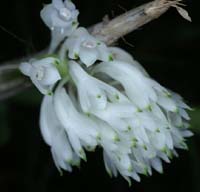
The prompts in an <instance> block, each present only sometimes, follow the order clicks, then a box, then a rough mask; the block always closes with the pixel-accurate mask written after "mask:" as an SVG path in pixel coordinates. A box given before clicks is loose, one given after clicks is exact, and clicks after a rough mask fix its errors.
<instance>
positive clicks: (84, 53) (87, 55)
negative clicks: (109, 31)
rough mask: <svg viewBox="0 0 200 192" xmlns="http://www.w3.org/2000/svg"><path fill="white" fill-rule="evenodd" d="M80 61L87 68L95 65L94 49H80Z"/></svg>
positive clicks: (96, 54)
mask: <svg viewBox="0 0 200 192" xmlns="http://www.w3.org/2000/svg"><path fill="white" fill-rule="evenodd" d="M79 56H80V59H81V61H82V62H83V63H84V64H85V65H86V66H87V67H89V66H91V65H92V64H94V63H95V61H96V60H97V57H98V53H97V51H96V49H89V48H83V47H82V48H81V50H80V53H79Z"/></svg>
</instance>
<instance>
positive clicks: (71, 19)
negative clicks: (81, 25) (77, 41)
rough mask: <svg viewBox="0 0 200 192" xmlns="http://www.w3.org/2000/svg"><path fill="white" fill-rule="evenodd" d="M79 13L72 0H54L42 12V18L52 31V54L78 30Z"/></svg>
mask: <svg viewBox="0 0 200 192" xmlns="http://www.w3.org/2000/svg"><path fill="white" fill-rule="evenodd" d="M78 15H79V11H78V10H77V9H76V7H75V5H74V4H73V3H72V2H71V1H70V0H65V1H64V2H63V0H52V3H51V4H48V5H46V6H45V7H44V8H43V9H42V11H41V18H42V20H43V21H44V23H45V24H46V25H47V26H48V27H49V28H50V29H51V30H52V40H51V46H50V52H53V51H54V50H55V49H56V47H57V46H58V45H59V43H60V42H61V41H62V40H63V39H64V38H65V37H67V36H69V35H71V34H72V32H73V31H74V30H75V29H76V28H77V26H78V22H77V17H78Z"/></svg>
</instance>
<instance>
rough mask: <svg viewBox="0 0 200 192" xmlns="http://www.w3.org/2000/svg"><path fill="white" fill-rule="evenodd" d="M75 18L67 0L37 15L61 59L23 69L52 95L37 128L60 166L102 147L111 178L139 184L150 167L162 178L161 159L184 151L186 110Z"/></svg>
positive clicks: (68, 166) (66, 166) (127, 57)
mask: <svg viewBox="0 0 200 192" xmlns="http://www.w3.org/2000/svg"><path fill="white" fill-rule="evenodd" d="M78 14H79V12H78V11H77V10H76V8H75V6H74V4H73V3H72V2H71V1H70V0H65V1H62V0H53V1H52V3H51V4H48V5H46V6H45V7H44V9H43V10H42V11H41V17H42V19H43V20H44V22H45V24H46V25H47V26H48V27H49V28H50V29H51V30H52V41H51V46H50V52H55V49H56V48H60V49H59V50H58V57H60V58H59V59H56V58H53V57H49V58H45V59H41V60H31V61H30V62H27V63H22V64H21V65H20V70H21V71H22V73H23V74H25V75H27V76H29V77H30V78H31V80H32V81H33V83H34V84H35V85H36V87H37V88H38V89H39V90H40V91H41V92H42V93H43V94H49V93H52V94H51V96H49V95H46V96H44V99H43V102H42V106H41V112H40V128H41V132H42V135H43V138H44V140H45V142H46V143H47V144H48V145H49V146H50V148H51V152H52V156H53V159H54V161H55V164H56V166H57V168H58V169H59V170H61V169H64V170H68V171H71V170H72V166H78V165H79V164H80V161H81V159H83V160H86V151H94V150H95V148H96V147H97V146H99V147H101V148H102V149H103V158H104V164H105V168H106V171H107V172H108V173H109V175H111V176H115V177H116V176H117V175H118V173H119V174H121V175H122V176H123V177H124V178H125V179H126V180H127V181H128V182H130V178H133V179H134V180H136V181H138V182H139V181H140V175H141V174H144V175H151V174H152V169H155V170H156V171H158V172H160V173H162V172H163V167H162V161H165V162H167V163H169V162H170V160H171V159H172V157H173V156H177V152H176V149H177V148H180V149H187V145H186V143H185V138H187V137H190V136H192V132H191V131H190V130H189V123H188V121H189V119H190V118H189V116H188V114H187V110H188V109H189V110H190V107H189V106H187V105H186V104H185V103H184V102H183V99H182V98H181V97H180V96H179V95H178V94H176V93H174V92H172V91H170V90H168V89H166V88H164V87H163V86H161V85H160V84H159V83H157V82H156V81H155V80H153V79H152V78H151V77H150V76H149V75H148V73H147V72H146V70H145V69H144V68H143V67H142V66H141V65H140V64H139V62H137V61H136V60H134V58H133V57H132V56H131V55H130V54H129V53H127V52H126V51H124V50H122V49H120V48H117V47H110V48H109V47H107V46H106V45H105V43H103V42H100V41H99V40H98V39H96V38H95V37H93V36H92V35H90V34H89V33H88V31H87V30H86V29H85V28H82V27H80V28H77V27H78V22H77V17H78ZM66 37H67V38H66ZM65 38H66V39H65ZM61 42H62V44H60V43H61ZM58 45H60V46H58ZM93 64H95V65H94V66H92V65H93ZM96 64H97V65H96ZM89 66H90V67H89ZM58 80H61V81H59V82H58ZM56 82H58V83H56ZM52 90H54V91H52Z"/></svg>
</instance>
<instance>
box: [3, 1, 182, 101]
mask: <svg viewBox="0 0 200 192" xmlns="http://www.w3.org/2000/svg"><path fill="white" fill-rule="evenodd" d="M180 1H181V0H154V1H152V2H150V3H146V4H144V5H141V6H139V7H136V8H134V9H132V10H130V11H128V12H126V13H124V14H122V15H120V16H118V17H116V18H114V19H112V20H110V21H103V22H101V23H98V24H96V25H94V26H92V27H90V28H89V31H90V33H91V34H92V35H94V36H95V37H97V38H98V39H100V40H101V41H103V42H105V43H106V44H107V45H111V44H113V43H114V42H116V41H117V40H118V39H119V38H121V37H123V36H124V35H126V34H128V33H130V32H132V31H134V30H136V29H138V28H139V27H141V26H143V25H145V24H146V23H149V22H150V21H152V20H154V19H156V18H158V17H160V16H161V15H162V14H164V13H165V12H166V11H167V10H168V9H169V8H170V7H171V6H173V7H175V6H178V5H179V4H180V3H179V2H180ZM44 53H46V51H42V52H40V53H37V54H33V55H32V56H31V57H36V56H38V54H44ZM28 59H29V58H23V59H19V60H16V61H10V62H6V63H4V64H2V65H1V67H0V100H2V99H5V98H8V97H10V96H13V95H15V94H17V93H18V92H20V91H22V90H24V89H26V88H27V87H30V85H31V83H30V82H29V83H27V80H26V79H25V78H24V77H23V76H22V75H18V76H17V77H15V78H11V79H10V80H7V79H6V78H4V77H7V76H9V75H10V74H11V73H13V72H16V71H18V65H19V64H20V62H21V61H22V60H28ZM8 63H9V64H8Z"/></svg>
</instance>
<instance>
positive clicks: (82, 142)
mask: <svg viewBox="0 0 200 192" xmlns="http://www.w3.org/2000/svg"><path fill="white" fill-rule="evenodd" d="M54 108H55V112H56V114H57V117H58V119H59V121H60V123H61V125H62V126H63V127H64V129H65V131H66V132H67V134H68V137H69V141H70V143H71V145H72V148H73V150H74V151H75V153H76V154H77V155H78V156H79V157H80V158H83V159H86V156H85V152H84V149H83V147H85V148H90V149H94V148H95V147H96V145H97V141H98V137H99V132H98V126H97V124H96V123H95V122H94V121H92V120H91V119H90V118H88V116H87V115H85V114H82V113H80V112H78V110H77V109H76V108H75V106H74V104H73V102H72V101H71V99H70V97H69V96H68V94H67V93H66V91H65V90H64V88H62V86H59V87H58V88H57V89H56V92H55V96H54Z"/></svg>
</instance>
